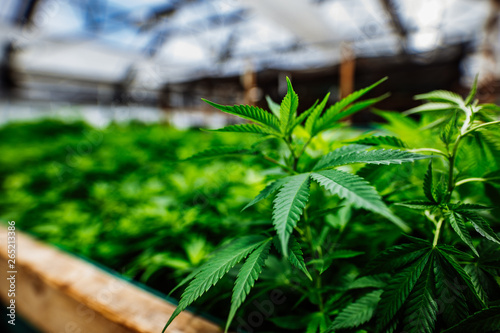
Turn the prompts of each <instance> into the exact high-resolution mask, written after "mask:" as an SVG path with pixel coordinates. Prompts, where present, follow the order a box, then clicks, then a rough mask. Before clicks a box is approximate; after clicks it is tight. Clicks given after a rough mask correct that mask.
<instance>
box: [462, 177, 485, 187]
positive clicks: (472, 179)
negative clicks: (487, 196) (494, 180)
mask: <svg viewBox="0 0 500 333" xmlns="http://www.w3.org/2000/svg"><path fill="white" fill-rule="evenodd" d="M487 181H488V179H486V178H467V179H462V180H460V181H458V182H456V183H455V187H457V186H460V185H462V184H465V183H470V182H487Z"/></svg>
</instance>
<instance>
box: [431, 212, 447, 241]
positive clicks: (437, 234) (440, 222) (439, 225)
mask: <svg viewBox="0 0 500 333" xmlns="http://www.w3.org/2000/svg"><path fill="white" fill-rule="evenodd" d="M443 221H444V218H440V219H439V221H438V223H437V226H436V232H435V233H434V241H433V242H432V247H436V245H437V243H438V239H439V234H440V233H441V226H442V225H443Z"/></svg>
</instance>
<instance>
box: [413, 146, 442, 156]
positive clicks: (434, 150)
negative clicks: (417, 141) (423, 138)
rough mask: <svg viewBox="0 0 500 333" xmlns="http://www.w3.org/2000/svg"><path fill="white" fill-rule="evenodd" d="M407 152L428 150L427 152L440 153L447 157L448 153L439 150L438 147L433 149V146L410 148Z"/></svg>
mask: <svg viewBox="0 0 500 333" xmlns="http://www.w3.org/2000/svg"><path fill="white" fill-rule="evenodd" d="M408 151H409V152H412V153H418V152H421V151H428V152H432V153H436V154H439V155H442V156H445V157H447V156H448V155H446V153H443V152H442V151H441V150H439V149H434V148H419V149H410V150H408Z"/></svg>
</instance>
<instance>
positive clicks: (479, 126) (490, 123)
mask: <svg viewBox="0 0 500 333" xmlns="http://www.w3.org/2000/svg"><path fill="white" fill-rule="evenodd" d="M495 124H500V120H497V121H491V122H489V123H484V124H481V125H477V126H476V127H474V128H471V129H469V130H467V131H465V132H464V133H463V134H462V136H466V135H467V134H469V133H472V132H474V131H475V130H477V129H479V128H481V127H485V126H490V125H495Z"/></svg>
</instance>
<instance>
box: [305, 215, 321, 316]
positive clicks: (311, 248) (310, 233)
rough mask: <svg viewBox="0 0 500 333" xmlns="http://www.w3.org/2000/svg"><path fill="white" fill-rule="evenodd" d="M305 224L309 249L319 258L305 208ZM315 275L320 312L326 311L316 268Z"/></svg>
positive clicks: (319, 276)
mask: <svg viewBox="0 0 500 333" xmlns="http://www.w3.org/2000/svg"><path fill="white" fill-rule="evenodd" d="M304 222H305V223H304V224H305V225H306V228H305V231H306V232H305V236H306V240H307V243H308V245H309V249H310V251H311V254H312V255H313V256H314V255H315V254H316V255H317V257H318V259H321V257H322V256H321V254H320V253H319V252H318V251H316V250H315V247H314V240H313V237H312V232H311V225H310V224H309V220H308V218H307V210H306V209H304ZM314 273H315V274H314V277H313V279H314V280H315V281H314V282H315V290H314V291H315V293H316V296H317V298H318V306H319V310H320V312H324V310H325V305H324V302H323V295H322V294H321V286H322V281H321V274H320V272H318V271H317V270H316V269H315V270H314Z"/></svg>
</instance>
